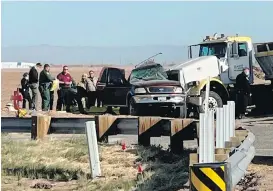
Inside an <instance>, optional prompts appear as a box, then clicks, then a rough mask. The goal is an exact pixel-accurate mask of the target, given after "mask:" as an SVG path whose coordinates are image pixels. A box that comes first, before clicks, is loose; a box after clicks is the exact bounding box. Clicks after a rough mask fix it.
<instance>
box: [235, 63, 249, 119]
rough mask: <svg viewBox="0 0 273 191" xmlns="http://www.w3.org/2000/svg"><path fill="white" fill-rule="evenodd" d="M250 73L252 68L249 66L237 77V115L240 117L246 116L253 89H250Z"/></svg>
mask: <svg viewBox="0 0 273 191" xmlns="http://www.w3.org/2000/svg"><path fill="white" fill-rule="evenodd" d="M249 75H250V70H249V68H247V67H245V68H244V69H243V71H242V73H240V74H239V75H238V76H237V77H236V85H235V88H236V93H237V100H236V101H237V102H236V108H237V116H238V117H239V119H242V118H244V117H245V114H246V109H247V106H248V104H249V100H250V96H251V90H250V83H249Z"/></svg>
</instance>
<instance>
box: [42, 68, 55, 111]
mask: <svg viewBox="0 0 273 191" xmlns="http://www.w3.org/2000/svg"><path fill="white" fill-rule="evenodd" d="M49 71H50V66H49V65H48V64H45V65H44V69H43V70H42V71H41V72H40V76H39V91H40V94H41V97H42V110H43V111H48V110H49V109H50V102H51V100H52V98H51V95H50V94H51V93H50V88H51V84H52V82H53V80H55V78H54V77H52V76H51V74H50V72H49Z"/></svg>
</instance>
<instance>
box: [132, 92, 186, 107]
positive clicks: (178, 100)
mask: <svg viewBox="0 0 273 191" xmlns="http://www.w3.org/2000/svg"><path fill="white" fill-rule="evenodd" d="M133 99H134V101H135V103H136V104H165V103H166V104H178V105H179V104H183V103H184V102H185V100H186V98H185V95H184V94H156V95H135V96H133Z"/></svg>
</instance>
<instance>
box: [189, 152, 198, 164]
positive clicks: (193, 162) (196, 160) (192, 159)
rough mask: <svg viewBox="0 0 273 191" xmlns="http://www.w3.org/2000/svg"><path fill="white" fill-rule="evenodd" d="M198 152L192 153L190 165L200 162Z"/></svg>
mask: <svg viewBox="0 0 273 191" xmlns="http://www.w3.org/2000/svg"><path fill="white" fill-rule="evenodd" d="M198 156H199V155H198V154H197V153H190V157H189V166H192V165H193V164H197V163H198Z"/></svg>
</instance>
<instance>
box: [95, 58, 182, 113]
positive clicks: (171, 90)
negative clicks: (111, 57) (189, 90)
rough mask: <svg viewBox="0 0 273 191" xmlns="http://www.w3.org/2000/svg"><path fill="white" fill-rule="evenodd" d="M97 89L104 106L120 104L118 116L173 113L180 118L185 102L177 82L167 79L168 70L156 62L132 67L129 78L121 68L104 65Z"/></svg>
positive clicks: (117, 105) (118, 105)
mask: <svg viewBox="0 0 273 191" xmlns="http://www.w3.org/2000/svg"><path fill="white" fill-rule="evenodd" d="M97 90H98V93H99V96H101V97H102V100H103V103H104V105H106V106H112V107H120V114H121V115H154V114H156V115H160V116H162V115H165V116H166V115H167V116H170V114H171V113H172V114H175V115H176V116H177V115H178V116H177V117H179V116H181V115H182V113H183V111H182V109H181V107H183V106H184V104H185V96H184V94H183V89H182V88H181V86H180V83H179V82H177V81H173V80H168V76H167V73H166V72H165V71H164V69H163V67H162V66H161V65H160V64H157V63H153V64H146V65H144V66H141V67H138V68H135V69H133V70H132V72H131V74H130V76H129V78H128V80H127V79H126V78H125V70H124V69H120V68H113V67H104V68H103V69H102V71H101V74H100V76H99V79H98V83H97ZM183 110H184V109H183ZM177 112H178V113H177ZM183 115H184V114H183ZM172 116H173V115H172Z"/></svg>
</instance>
